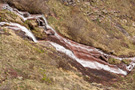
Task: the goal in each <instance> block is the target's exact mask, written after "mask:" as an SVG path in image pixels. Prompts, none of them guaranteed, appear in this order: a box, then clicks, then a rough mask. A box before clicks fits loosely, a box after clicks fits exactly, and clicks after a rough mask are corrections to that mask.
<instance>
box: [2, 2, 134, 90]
mask: <svg viewBox="0 0 135 90" xmlns="http://www.w3.org/2000/svg"><path fill="white" fill-rule="evenodd" d="M28 1H29V0H28ZM21 2H23V0H22V1H21ZM37 2H38V1H37ZM9 3H10V4H14V5H16V7H18V6H21V7H18V8H20V9H22V10H23V9H24V10H28V11H30V12H32V13H35V12H33V11H31V10H30V8H27V7H26V8H25V7H23V4H24V3H18V2H16V1H14V2H12V3H11V2H9ZM45 3H46V6H48V8H49V9H50V10H49V9H48V8H46V9H45V8H44V10H45V11H46V10H49V12H48V11H47V12H46V15H45V16H46V17H47V19H48V20H49V23H50V24H51V26H52V27H54V28H55V29H56V30H57V32H59V33H61V34H62V35H64V36H65V37H68V38H70V39H71V40H74V41H77V42H80V43H83V42H84V41H83V40H82V39H80V41H78V38H84V40H86V41H85V42H84V43H83V44H87V43H89V42H92V41H91V40H89V39H88V38H87V37H84V36H88V35H87V34H90V33H92V31H91V30H90V29H89V30H88V32H90V33H88V32H84V31H85V30H86V29H87V28H89V27H91V26H90V25H93V24H94V25H95V26H94V27H97V28H98V27H99V24H97V22H95V20H92V21H91V20H90V21H89V19H88V16H87V15H86V16H85V17H84V15H85V13H84V12H83V11H84V10H83V11H79V12H78V8H76V7H77V6H78V5H79V4H80V6H81V5H83V4H84V5H85V4H86V5H87V4H88V3H89V2H87V3H86V2H85V3H84V2H79V3H78V2H75V1H74V2H72V3H71V1H70V2H67V1H64V3H62V2H60V1H57V0H56V1H55V0H54V1H51V0H50V1H45ZM91 3H95V2H93V1H91ZM99 3H100V2H99ZM21 4H22V5H21ZM25 4H28V3H25ZM57 4H58V5H60V6H61V7H60V8H63V9H65V10H63V11H62V12H60V11H59V12H58V11H57V10H55V9H58V10H60V8H58V7H57ZM67 5H69V6H67ZM90 6H91V4H90ZM97 6H98V5H97ZM106 6H107V4H106ZM79 8H80V7H79ZM52 9H53V11H52ZM74 9H75V11H73V13H74V14H75V16H76V17H72V16H74V14H72V13H71V12H68V11H69V10H74ZM37 10H38V9H37ZM39 11H40V9H39ZM45 11H41V12H42V13H43V12H44V13H45ZM77 12H78V13H77ZM0 13H1V14H0V17H1V21H6V22H7V21H8V22H15V23H19V24H21V25H23V26H25V27H27V28H28V29H31V30H32V32H33V33H34V35H35V36H36V37H37V38H38V39H39V40H45V39H46V37H47V35H46V34H45V33H44V32H43V31H44V30H43V29H41V28H40V27H38V25H37V23H36V21H35V20H27V21H25V22H24V21H23V20H22V19H21V18H20V17H18V16H17V15H15V14H13V13H11V12H8V11H1V12H0ZM36 13H39V12H38V11H36ZM47 13H48V14H47ZM60 13H61V14H60ZM62 13H63V14H62ZM58 14H60V16H59V15H58ZM66 14H68V15H66ZM70 14H71V15H70ZM76 14H78V15H76ZM62 15H63V16H64V15H65V16H67V17H65V16H64V17H63V16H62ZM70 16H71V17H70ZM63 18H64V19H65V20H64V19H63ZM66 18H69V20H67V19H66ZM70 18H71V20H70ZM76 18H77V19H76ZM80 18H81V19H80ZM74 19H75V22H74ZM90 19H91V18H90ZM76 20H78V21H76ZM82 20H84V21H85V20H86V21H88V22H87V23H86V24H90V25H88V26H87V25H86V24H84V26H87V27H84V26H81V25H82V24H83V23H82V22H81V21H82ZM72 21H73V22H72ZM91 22H92V23H91ZM69 23H70V24H69ZM78 23H80V24H78ZM84 23H85V22H84ZM95 23H96V24H95ZM63 24H67V25H66V26H65V25H63ZM103 24H104V23H103ZM72 25H73V28H74V30H72V28H69V27H70V26H72ZM77 25H79V26H77ZM101 26H102V25H101ZM101 26H100V27H101ZM76 27H77V28H78V29H76ZM106 27H108V28H109V26H106ZM80 28H81V29H80ZM82 28H83V29H82ZM111 28H113V27H111ZM118 28H119V29H121V28H122V27H121V26H120V25H118ZM75 29H76V30H79V29H80V30H79V31H81V32H82V33H84V34H85V35H84V36H83V37H82V36H81V34H82V33H80V32H79V31H77V32H76V31H75ZM66 30H68V31H70V30H72V32H70V33H69V32H68V31H66ZM99 30H101V33H99ZM8 31H9V29H8V30H5V28H1V33H2V36H3V35H4V37H2V38H6V37H7V36H13V37H14V36H15V37H14V40H15V38H17V37H16V35H15V34H14V33H13V32H10V33H9V32H8ZM74 31H75V32H74ZM96 31H97V32H98V34H97V32H96ZM96 31H94V33H95V34H96V35H99V36H100V35H101V36H102V37H103V36H105V35H104V34H105V33H102V29H100V28H99V29H97V30H96ZM119 31H120V32H122V34H124V35H125V36H126V37H127V39H125V41H126V42H128V41H129V40H131V41H133V39H132V37H131V36H129V33H127V32H126V31H125V29H124V28H122V29H121V30H119ZM16 34H17V35H19V36H21V37H23V38H24V39H25V40H26V39H28V37H26V36H25V35H24V34H23V33H22V32H20V31H18V32H16ZM51 34H52V33H51ZM92 34H93V33H92ZM76 35H77V36H76ZM111 35H113V34H112V33H111ZM118 35H121V33H118ZM80 36H81V37H80ZM125 36H124V38H125ZM95 37H96V36H95ZM10 38H12V37H10ZM90 38H91V37H90ZM8 39H9V38H6V39H4V41H5V40H8ZM94 39H96V38H94ZM105 39H106V38H105ZM105 39H103V41H104V40H105ZM107 39H108V38H107ZM20 40H21V38H20V39H19V40H17V41H20ZM98 40H102V38H98ZM108 40H110V39H108ZM10 41H12V40H11V39H10ZM122 41H123V39H122ZM131 41H130V42H131ZM7 42H9V41H7ZM20 42H22V43H21V44H23V43H24V42H23V41H20ZM93 42H94V43H97V42H98V41H93ZM11 43H12V42H11ZM43 43H44V45H46V44H45V43H46V42H42V44H43ZM98 43H99V42H98ZM98 43H97V45H98ZM109 43H112V42H109ZM100 44H101V46H103V45H102V44H103V43H102V42H100ZM2 45H6V43H4V44H3V42H2ZM47 45H48V44H47ZM87 45H91V46H95V47H98V46H96V45H93V44H87ZM106 45H107V46H109V45H108V44H106ZM112 45H114V46H115V44H113V43H112ZM131 45H132V43H131ZM32 46H33V45H32ZM35 47H38V46H35ZM115 47H116V48H114V49H117V46H115ZM118 47H120V44H118ZM23 48H25V47H23ZM41 48H42V47H41ZM99 48H101V47H100V46H99ZM122 48H123V46H122ZM124 48H125V46H124ZM101 49H102V50H104V51H106V52H109V51H107V49H105V48H101ZM127 49H128V51H129V52H130V51H131V50H132V49H131V48H130V47H126V49H124V50H127ZM2 50H3V47H2ZM108 50H112V49H111V47H110V46H109V49H108ZM122 50H123V49H122ZM24 51H25V50H24ZM48 51H50V49H49V50H48ZM128 51H126V52H124V53H123V51H120V52H122V54H120V53H115V51H113V52H111V54H116V55H118V56H119V54H120V55H122V56H123V55H124V56H125V55H126V56H129V52H128ZM133 51H134V49H133ZM17 52H18V51H17ZM39 52H42V50H41V51H39ZM75 52H76V50H75ZM133 53H134V52H133ZM133 53H132V55H134V54H133ZM1 54H3V53H1ZM4 54H5V56H6V53H4ZM28 54H29V53H28ZM130 54H131V53H130ZM7 55H8V54H7ZM53 55H54V53H53ZM132 55H130V56H132ZM1 56H3V55H1ZM11 56H15V54H14V55H11ZM24 57H25V55H24ZM49 57H50V56H49ZM2 58H3V57H2ZM4 58H6V57H4ZM8 58H9V57H8ZM63 58H64V57H62V59H63ZM67 58H68V57H67ZM67 58H66V59H67ZM23 60H25V59H23ZM36 60H37V59H36ZM58 60H60V59H58ZM67 60H68V59H67ZM49 61H50V60H49ZM112 61H113V60H112ZM61 62H62V64H60V63H58V64H60V65H59V66H60V67H61V65H62V68H65V67H63V64H64V63H65V62H66V61H64V60H61ZM125 62H127V61H125ZM68 63H69V64H71V65H69V66H72V65H73V66H72V67H75V68H76V69H77V72H81V73H82V74H83V75H84V76H83V77H84V80H85V79H86V80H88V81H89V82H93V81H94V82H100V83H102V84H104V85H111V84H113V85H114V86H115V88H117V89H118V88H119V89H122V87H123V85H121V82H122V81H123V82H122V83H123V84H124V85H125V87H123V88H124V89H125V88H128V89H133V88H134V87H133V85H134V82H132V81H134V70H133V72H132V73H131V74H129V75H128V76H127V78H122V77H120V78H118V76H117V75H113V74H111V73H108V72H105V71H98V70H97V71H96V70H92V69H88V68H83V67H81V65H80V64H77V62H74V61H72V60H69V62H68ZM110 63H111V62H110ZM116 63H117V62H116ZM129 63H130V62H129ZM27 64H28V62H27ZM127 64H128V62H127ZM47 65H48V62H47ZM50 66H53V65H50ZM59 66H58V67H59ZM43 67H44V66H43ZM68 68H69V67H68ZM21 69H22V68H21ZM76 69H75V70H76ZM12 71H13V72H12ZM36 71H37V70H36ZM69 71H72V69H71V70H69ZM73 71H74V69H73ZM90 72H91V73H90ZM103 72H104V73H103ZM4 73H13V74H15V76H16V77H15V79H16V78H18V76H17V74H16V72H15V71H14V70H11V72H10V70H9V72H8V71H7V72H4ZM20 75H22V73H21V74H20ZM5 76H6V75H5ZM49 76H51V75H49ZM7 77H8V76H7ZM21 78H22V77H21ZM43 78H44V77H43ZM9 79H11V78H10V76H9ZM9 79H6V80H9ZM101 79H102V80H101ZM116 79H118V80H120V82H118V81H117V80H116ZM32 80H33V78H32ZM81 80H83V79H81ZM108 80H110V82H109V83H106V81H108ZM2 81H4V82H5V79H4V80H2ZM37 81H38V80H37ZM45 81H48V82H51V81H50V80H49V79H48V78H47V77H46V75H45ZM7 82H8V81H7ZM48 82H47V83H48ZM77 82H79V81H77ZM113 82H115V83H113ZM116 82H117V83H116ZM129 82H131V84H129ZM55 84H56V83H55ZM6 85H7V84H6ZM27 85H29V84H25V85H24V87H25V88H27ZM58 85H59V83H58ZM68 85H70V84H68ZM95 85H97V86H96V87H98V84H95ZM119 85H120V86H121V87H117V86H119ZM22 87H23V86H22ZM33 87H34V86H31V88H33ZM63 87H64V88H67V89H71V88H69V87H67V86H61V85H59V89H60V88H63ZM100 87H101V85H100ZM4 88H5V87H4ZM10 88H16V87H14V85H13V84H11V85H10ZM17 88H18V87H17ZM36 88H37V87H36ZM42 88H43V87H42ZM54 88H56V86H54ZM93 88H95V86H94V87H93ZM103 88H104V89H105V87H102V89H103ZM40 89H41V88H40ZM50 89H51V88H50ZM75 89H77V90H78V87H77V88H75ZM79 89H82V90H83V89H88V90H89V89H90V87H88V88H85V87H82V86H81V87H79ZM100 89H101V88H100ZM51 90H52V89H51Z"/></svg>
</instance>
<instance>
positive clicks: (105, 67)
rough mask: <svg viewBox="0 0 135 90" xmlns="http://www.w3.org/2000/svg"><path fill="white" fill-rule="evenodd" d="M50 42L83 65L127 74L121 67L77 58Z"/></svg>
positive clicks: (70, 52)
mask: <svg viewBox="0 0 135 90" xmlns="http://www.w3.org/2000/svg"><path fill="white" fill-rule="evenodd" d="M50 43H51V44H52V45H53V46H54V47H55V48H56V50H57V51H60V52H63V53H65V54H66V55H68V56H69V57H71V58H72V59H74V60H76V61H77V62H78V63H80V64H81V65H82V66H83V67H88V68H92V69H98V70H102V69H103V70H106V71H109V72H112V73H116V74H123V75H127V72H126V71H123V70H122V69H119V68H118V67H116V68H113V67H109V66H108V65H104V64H100V63H98V62H95V61H86V60H83V59H79V58H77V57H76V56H75V55H74V54H73V53H72V51H70V50H68V49H66V48H64V47H63V46H61V45H59V44H56V43H53V42H50Z"/></svg>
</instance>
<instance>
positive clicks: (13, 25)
mask: <svg viewBox="0 0 135 90" xmlns="http://www.w3.org/2000/svg"><path fill="white" fill-rule="evenodd" d="M4 25H6V28H9V29H13V30H21V31H23V32H25V33H26V36H28V37H30V38H31V39H32V40H33V41H34V42H37V40H36V38H35V36H34V35H33V34H32V32H31V31H30V30H28V29H27V28H26V27H24V26H22V25H20V24H18V23H8V22H0V26H4ZM7 25H8V26H7Z"/></svg>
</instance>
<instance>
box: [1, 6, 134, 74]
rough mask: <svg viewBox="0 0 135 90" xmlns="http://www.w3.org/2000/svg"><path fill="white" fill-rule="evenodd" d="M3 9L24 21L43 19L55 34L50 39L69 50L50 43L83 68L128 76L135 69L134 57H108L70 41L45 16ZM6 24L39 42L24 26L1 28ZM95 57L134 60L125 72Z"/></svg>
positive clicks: (45, 24) (45, 25) (44, 25)
mask: <svg viewBox="0 0 135 90" xmlns="http://www.w3.org/2000/svg"><path fill="white" fill-rule="evenodd" d="M3 9H7V10H9V11H11V12H14V13H15V14H17V15H18V16H20V17H21V18H22V19H23V20H24V21H25V20H29V19H35V20H37V21H39V22H40V21H41V20H40V19H41V18H42V20H43V22H44V24H43V27H44V28H46V29H47V30H51V31H53V32H54V35H53V36H50V37H53V38H54V39H57V40H58V41H59V42H60V43H61V44H62V45H64V46H66V48H68V49H66V48H65V47H64V46H61V45H60V44H58V43H57V42H56V43H54V42H51V41H49V42H50V43H51V44H52V45H53V46H54V47H55V48H56V50H58V51H60V52H63V53H65V54H66V55H68V56H69V57H71V58H73V59H74V60H76V61H77V62H78V63H80V64H81V65H82V66H83V67H88V68H92V69H97V70H106V71H109V72H112V73H116V74H122V75H127V72H128V71H131V70H132V69H133V67H134V66H135V63H134V62H135V57H133V58H119V57H116V56H113V55H108V54H106V53H104V52H102V51H100V50H98V49H96V48H93V47H90V46H85V45H82V44H79V43H76V42H73V41H71V40H69V39H66V38H64V37H62V36H60V35H59V34H58V33H57V32H56V31H55V30H54V29H53V28H52V27H51V26H50V25H49V24H48V23H47V20H46V18H45V17H44V16H43V15H31V14H29V13H27V12H20V11H18V10H17V9H14V8H11V7H10V6H9V5H8V4H4V5H3ZM24 14H27V17H24ZM5 24H8V26H6V27H7V28H10V29H13V30H22V31H24V32H25V33H26V34H27V36H29V37H31V38H32V39H33V41H34V42H37V40H36V38H35V37H34V35H33V34H32V33H31V32H30V30H28V29H27V28H25V27H24V26H21V25H20V24H17V23H7V22H0V26H4V25H5ZM47 30H45V32H46V33H47V32H48V31H47ZM94 55H97V56H101V55H103V56H106V57H112V58H115V59H119V60H123V59H130V60H132V62H131V63H130V65H128V66H125V67H126V69H125V70H123V69H121V68H119V67H117V66H116V65H111V64H109V63H107V62H105V61H102V60H100V59H98V58H96V57H94Z"/></svg>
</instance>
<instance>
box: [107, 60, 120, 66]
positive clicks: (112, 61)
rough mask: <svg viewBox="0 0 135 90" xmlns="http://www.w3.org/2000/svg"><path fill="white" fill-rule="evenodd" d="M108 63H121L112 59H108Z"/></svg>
mask: <svg viewBox="0 0 135 90" xmlns="http://www.w3.org/2000/svg"><path fill="white" fill-rule="evenodd" d="M108 62H109V63H110V64H115V65H116V64H120V63H121V61H120V60H118V59H114V58H109V59H108Z"/></svg>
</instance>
